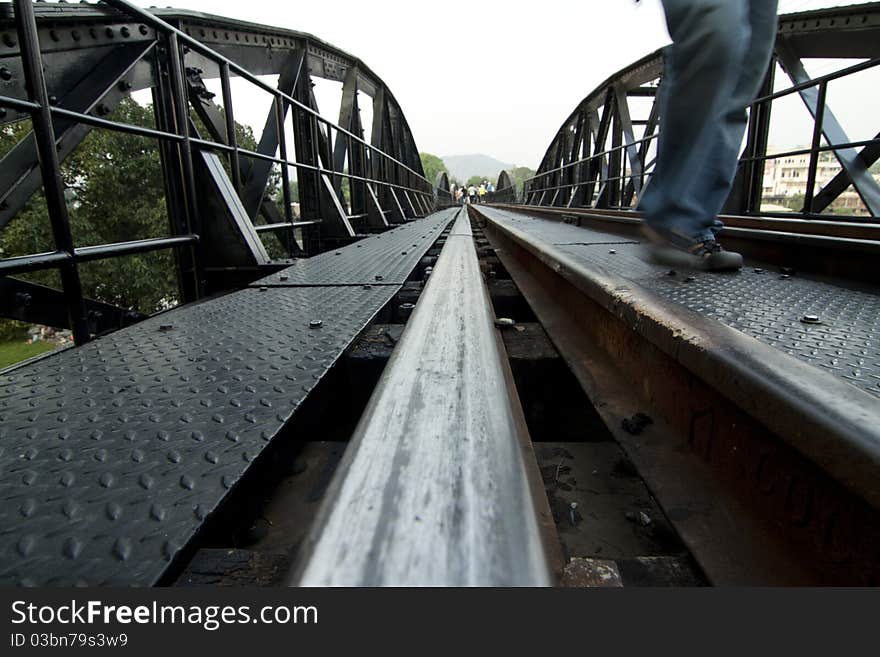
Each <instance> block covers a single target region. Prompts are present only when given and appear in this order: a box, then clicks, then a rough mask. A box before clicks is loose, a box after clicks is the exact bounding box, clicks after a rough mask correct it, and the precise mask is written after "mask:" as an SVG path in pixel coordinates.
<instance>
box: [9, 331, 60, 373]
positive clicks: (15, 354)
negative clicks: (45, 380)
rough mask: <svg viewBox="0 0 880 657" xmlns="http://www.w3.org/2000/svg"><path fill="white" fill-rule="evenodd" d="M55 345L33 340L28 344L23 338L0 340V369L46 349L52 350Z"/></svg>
mask: <svg viewBox="0 0 880 657" xmlns="http://www.w3.org/2000/svg"><path fill="white" fill-rule="evenodd" d="M55 348H56V345H54V344H51V343H49V342H35V343H34V344H28V343H27V342H25V341H24V339H23V338H22V339H18V340H15V341H10V342H0V369H3V368H4V367H9V366H10V365H14V364H15V363H20V362H21V361H23V360H27V359H28V358H33V357H34V356H38V355H39V354H42V353H45V352H47V351H52V350H53V349H55Z"/></svg>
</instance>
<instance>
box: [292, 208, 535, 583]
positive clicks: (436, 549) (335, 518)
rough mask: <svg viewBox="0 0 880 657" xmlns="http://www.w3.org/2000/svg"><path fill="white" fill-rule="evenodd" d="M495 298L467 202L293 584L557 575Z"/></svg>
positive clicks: (528, 579) (524, 579)
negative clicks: (483, 267) (527, 455)
mask: <svg viewBox="0 0 880 657" xmlns="http://www.w3.org/2000/svg"><path fill="white" fill-rule="evenodd" d="M490 308H491V305H490V301H489V297H488V292H487V291H486V288H485V286H484V284H483V281H482V278H481V274H480V268H479V263H478V261H477V254H476V249H475V247H474V242H473V236H472V234H471V231H470V224H469V221H468V219H467V216H466V213H463V212H460V213H459V218H458V221H457V222H456V224H455V226H454V228H453V232H452V234H451V236H450V237H449V238H448V240H447V242H446V245H445V247H444V249H443V252H442V253H441V255H440V258H439V260H438V262H437V265H436V267H435V268H434V271H433V274H432V275H431V278H430V280H429V282H428V285H427V286H426V288H425V291H424V293H423V295H422V297H421V300H420V302H419V304H418V306H417V307H416V310H415V312H414V314H413V316H412V317H411V318H410V321H409V324H408V325H407V328H406V331H405V332H404V335H403V338H402V339H401V341H400V343H399V344H398V346H397V349H396V350H395V352H394V355H393V356H392V359H391V362H390V363H389V364H388V367H387V370H386V373H385V375H384V376H383V378H382V380H381V381H380V383H379V385H378V387H377V389H376V391H375V392H374V394H373V397H372V399H371V401H370V404H369V406H368V408H367V410H366V412H365V413H364V416H363V419H362V420H361V423H360V425H359V426H358V428H357V430H356V431H355V434H354V437H353V440H352V442H351V444H350V446H349V447H348V450H347V452H346V454H345V457H344V459H343V462H342V464H341V465H340V467H339V470H338V471H337V474H336V476H335V479H334V481H333V483H332V484H331V487H330V489H329V490H328V492H327V494H326V496H325V502H324V506H323V507H322V509H321V511H320V512H319V516H318V519H317V521H316V523H315V525H314V527H313V529H312V532H311V535H310V537H309V538H308V540H307V542H306V545H305V550H304V558H303V559H302V560H301V562H300V564H299V566H298V567H297V568H296V569H295V571H294V573H293V575H292V577H291V579H290V582H291V583H292V584H294V585H302V586H424V585H433V586H547V585H549V584H550V583H551V576H550V572H549V566H548V562H547V552H546V548H545V547H544V544H543V542H542V538H541V534H540V531H539V523H538V520H537V510H536V504H535V502H534V499H535V497H534V492H533V491H532V490H531V489H530V484H529V481H528V478H527V471H526V464H525V460H524V454H523V441H524V440H526V439H527V436H524V435H522V432H523V431H524V424H523V423H522V422H518V414H519V413H521V409H520V408H519V401H518V398H517V397H516V396H515V392H514V391H513V390H511V389H510V388H509V386H508V381H507V380H506V379H505V374H504V372H505V370H504V365H505V364H506V361H504V359H503V356H502V354H503V347H502V346H501V344H500V342H499V337H498V334H497V330H496V328H495V327H494V317H493V314H492V312H491V311H490Z"/></svg>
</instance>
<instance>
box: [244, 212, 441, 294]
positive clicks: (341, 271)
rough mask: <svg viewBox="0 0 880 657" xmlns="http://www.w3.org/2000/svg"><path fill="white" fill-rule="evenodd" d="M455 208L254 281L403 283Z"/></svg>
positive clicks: (284, 284)
mask: <svg viewBox="0 0 880 657" xmlns="http://www.w3.org/2000/svg"><path fill="white" fill-rule="evenodd" d="M455 212H456V211H455V210H450V209H447V210H444V211H441V212H439V213H437V214H436V215H434V216H433V217H430V218H427V219H421V220H419V221H414V222H411V223H408V224H404V225H403V226H398V227H396V228H394V229H393V230H390V231H388V232H386V233H382V234H381V235H376V236H374V237H372V238H370V239H368V240H363V241H361V242H358V243H356V244H355V245H353V246H350V247H348V248H346V249H337V250H335V251H328V252H327V253H323V254H321V255H319V256H315V257H314V258H309V259H307V260H297V261H295V262H294V264H293V266H292V267H288V268H287V269H284V270H282V271H279V272H278V273H275V274H272V275H271V276H267V277H266V278H263V279H261V280H259V281H256V282H255V283H253V285H254V286H256V287H261V286H267V285H268V286H272V287H298V286H313V285H403V284H404V283H405V282H406V279H407V277H408V276H409V275H410V272H412V270H413V268H414V267H415V266H416V265H417V264H418V262H419V261H420V260H421V259H422V257H423V256H424V255H425V253H426V252H427V251H428V249H430V248H431V246H432V245H433V244H434V242H435V241H436V240H437V238H438V237H440V234H441V233H442V232H443V230H444V229H445V228H446V225H447V224H448V223H449V221H451V220H452V217H454V215H455Z"/></svg>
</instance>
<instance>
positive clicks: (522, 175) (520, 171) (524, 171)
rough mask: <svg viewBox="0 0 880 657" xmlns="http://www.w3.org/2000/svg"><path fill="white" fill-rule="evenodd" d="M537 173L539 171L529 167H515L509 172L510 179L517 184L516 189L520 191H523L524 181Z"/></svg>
mask: <svg viewBox="0 0 880 657" xmlns="http://www.w3.org/2000/svg"><path fill="white" fill-rule="evenodd" d="M535 173H537V172H536V171H535V170H534V169H529V168H528V167H514V168H513V169H510V170H509V171H508V172H507V174H508V175H509V176H510V180H511V181H512V182H513V183H514V184H515V185H516V189H517V191H519V192H522V188H523V183H525V181H526V180H528V179H529V178H532V177H533V176H534V175H535Z"/></svg>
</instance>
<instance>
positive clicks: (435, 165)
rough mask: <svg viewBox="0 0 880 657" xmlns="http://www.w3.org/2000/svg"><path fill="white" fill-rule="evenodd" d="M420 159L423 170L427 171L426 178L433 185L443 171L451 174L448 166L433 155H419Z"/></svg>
mask: <svg viewBox="0 0 880 657" xmlns="http://www.w3.org/2000/svg"><path fill="white" fill-rule="evenodd" d="M419 157H420V158H421V160H422V169H424V171H425V178H426V179H427V180H428V182H429V183H431V184H432V185H433V184H434V182H435V181H436V180H437V174H439V173H440V172H441V171H446V172H447V173H448V172H449V169H447V168H446V165H445V164H444V163H443V160H441V159H440V158H439V157H437V156H436V155H431V154H430V153H419Z"/></svg>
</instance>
